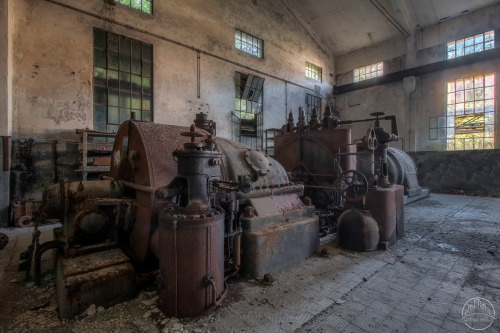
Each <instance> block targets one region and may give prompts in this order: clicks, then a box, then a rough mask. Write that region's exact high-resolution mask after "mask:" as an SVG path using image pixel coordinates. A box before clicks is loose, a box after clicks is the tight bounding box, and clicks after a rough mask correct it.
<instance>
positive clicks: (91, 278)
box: [56, 249, 136, 319]
mask: <svg viewBox="0 0 500 333" xmlns="http://www.w3.org/2000/svg"><path fill="white" fill-rule="evenodd" d="M56 274H57V280H56V287H57V299H58V304H59V317H60V318H61V319H69V318H72V317H73V316H74V315H78V314H81V313H82V312H83V311H85V310H86V309H87V308H88V307H89V306H90V305H92V304H95V305H96V306H110V305H113V304H117V303H120V302H123V301H126V300H129V299H131V298H134V297H135V296H136V283H135V271H134V267H133V266H132V265H131V263H130V260H129V258H128V257H127V256H126V255H125V254H124V253H123V252H122V250H121V249H112V250H108V251H103V252H95V253H92V254H88V255H83V256H78V257H73V258H63V257H62V256H60V257H59V258H58V260H57V273H56Z"/></svg>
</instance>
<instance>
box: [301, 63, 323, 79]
mask: <svg viewBox="0 0 500 333" xmlns="http://www.w3.org/2000/svg"><path fill="white" fill-rule="evenodd" d="M305 68H306V73H305V76H306V77H307V78H309V79H311V80H314V81H316V82H320V83H321V82H323V68H322V67H320V66H318V65H315V64H313V63H312V62H309V61H306V66H305Z"/></svg>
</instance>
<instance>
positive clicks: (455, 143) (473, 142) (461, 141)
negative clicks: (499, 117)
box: [446, 74, 495, 150]
mask: <svg viewBox="0 0 500 333" xmlns="http://www.w3.org/2000/svg"><path fill="white" fill-rule="evenodd" d="M446 88H447V103H446V149H447V150H476V149H493V148H495V75H494V74H486V75H477V76H470V77H466V78H462V79H458V80H454V81H449V82H447V83H446Z"/></svg>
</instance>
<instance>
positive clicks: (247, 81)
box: [233, 72, 264, 149]
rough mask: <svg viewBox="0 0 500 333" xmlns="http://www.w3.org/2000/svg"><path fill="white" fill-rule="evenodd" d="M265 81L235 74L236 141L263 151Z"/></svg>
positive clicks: (234, 118)
mask: <svg viewBox="0 0 500 333" xmlns="http://www.w3.org/2000/svg"><path fill="white" fill-rule="evenodd" d="M263 89H264V79H263V78H261V77H258V76H255V75H252V74H243V73H238V72H236V74H235V92H236V94H235V97H236V98H235V103H234V113H233V123H234V125H235V136H236V141H239V142H241V143H243V144H246V145H247V146H250V147H252V148H256V149H262V135H263V111H262V105H263V95H264V94H263Z"/></svg>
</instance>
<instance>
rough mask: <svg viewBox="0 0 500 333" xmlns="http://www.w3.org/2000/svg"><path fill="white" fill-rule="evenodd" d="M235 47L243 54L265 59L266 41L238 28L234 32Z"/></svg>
mask: <svg viewBox="0 0 500 333" xmlns="http://www.w3.org/2000/svg"><path fill="white" fill-rule="evenodd" d="M243 37H245V39H244V38H243ZM244 45H245V47H244ZM234 47H235V48H236V49H237V50H240V51H241V52H244V53H246V54H250V55H252V56H254V57H257V58H259V59H264V40H263V39H262V38H259V37H257V36H255V35H252V34H249V33H248V32H245V31H243V30H241V29H238V28H236V29H235V31H234Z"/></svg>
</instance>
